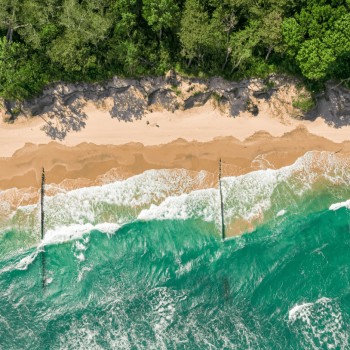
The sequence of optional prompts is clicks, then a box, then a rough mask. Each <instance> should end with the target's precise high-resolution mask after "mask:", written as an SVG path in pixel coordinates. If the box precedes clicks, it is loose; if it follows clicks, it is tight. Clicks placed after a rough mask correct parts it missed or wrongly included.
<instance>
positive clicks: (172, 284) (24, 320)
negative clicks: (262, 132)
mask: <svg viewBox="0 0 350 350" xmlns="http://www.w3.org/2000/svg"><path fill="white" fill-rule="evenodd" d="M255 166H256V168H255V169H256V170H255V171H253V172H250V173H248V174H246V175H241V176H237V177H235V176H225V165H224V166H223V176H224V177H223V178H222V192H223V201H224V218H225V227H226V232H227V235H228V236H229V237H228V238H226V239H225V240H222V238H221V208H220V195H219V190H218V188H217V183H216V181H217V177H216V178H214V177H213V174H210V173H207V172H204V171H202V172H198V173H195V172H190V171H186V170H183V169H175V170H149V171H146V172H144V173H142V174H140V175H136V176H133V177H131V178H128V179H127V180H123V181H114V182H111V183H107V184H105V185H102V186H95V187H87V188H80V189H76V190H72V191H67V190H64V189H61V188H56V189H54V190H55V191H56V192H55V194H54V195H50V196H46V197H45V207H44V208H45V237H44V239H43V240H41V238H40V205H39V204H29V205H16V206H14V204H13V203H14V202H13V198H12V202H11V201H10V200H5V199H4V198H8V196H7V194H8V193H10V192H11V193H12V196H14V197H15V196H16V193H17V195H19V194H18V193H19V191H17V190H16V189H12V190H11V191H10V190H7V191H3V192H0V349H1V350H10V349H16V350H17V349H254V350H255V349H349V348H350V346H349V334H350V333H349V332H350V226H349V225H350V220H349V219H350V216H349V210H350V200H349V199H350V186H349V185H350V168H349V166H350V156H349V155H341V154H332V153H330V152H316V151H314V152H308V153H306V154H305V155H304V156H303V157H301V158H299V159H298V160H297V161H296V162H295V163H294V164H293V165H291V166H288V167H284V168H281V169H278V170H276V169H274V168H273V166H272V165H271V164H269V163H268V162H267V161H264V160H263V158H261V159H260V160H259V162H256V164H255ZM46 190H47V191H48V192H49V191H50V185H46ZM51 190H53V189H52V188H51ZM16 191H17V192H16ZM22 195H23V194H22ZM6 196H7V197H6ZM23 196H25V195H23ZM1 198H2V200H1ZM21 201H22V202H25V200H24V199H23V198H22V199H21V200H20V201H17V202H16V203H21ZM43 262H44V265H43Z"/></svg>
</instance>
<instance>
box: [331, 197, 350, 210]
mask: <svg viewBox="0 0 350 350" xmlns="http://www.w3.org/2000/svg"><path fill="white" fill-rule="evenodd" d="M343 207H346V208H348V209H350V199H348V200H347V201H346V202H341V203H334V204H332V205H331V206H330V207H329V210H334V211H335V210H338V209H340V208H343Z"/></svg>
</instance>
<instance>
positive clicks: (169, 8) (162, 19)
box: [143, 0, 179, 41]
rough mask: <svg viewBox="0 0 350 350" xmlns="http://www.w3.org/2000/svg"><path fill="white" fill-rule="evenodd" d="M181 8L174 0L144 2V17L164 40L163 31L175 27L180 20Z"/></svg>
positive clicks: (144, 0)
mask: <svg viewBox="0 0 350 350" xmlns="http://www.w3.org/2000/svg"><path fill="white" fill-rule="evenodd" d="M178 14H179V7H178V5H177V4H176V2H175V1H173V0H143V17H144V18H145V20H146V21H147V23H148V24H149V25H150V26H151V27H152V29H153V30H154V31H156V32H159V41H161V40H162V30H163V29H164V28H171V27H173V26H174V25H175V24H176V23H177V20H178Z"/></svg>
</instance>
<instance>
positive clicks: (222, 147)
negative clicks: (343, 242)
mask: <svg viewBox="0 0 350 350" xmlns="http://www.w3.org/2000/svg"><path fill="white" fill-rule="evenodd" d="M85 111H86V114H87V115H88V119H87V121H86V127H85V128H84V129H82V130H81V131H79V132H73V131H72V132H70V133H69V134H68V135H67V137H66V138H65V139H64V140H63V141H52V140H51V139H50V138H49V137H48V136H47V135H46V134H45V133H44V132H43V131H42V130H41V129H40V128H41V127H42V126H43V125H44V124H45V122H44V121H43V120H42V119H41V118H39V117H35V118H33V119H30V120H29V121H28V120H25V118H19V119H18V120H16V123H15V124H12V125H8V124H5V123H2V124H0V139H1V149H0V189H2V190H6V189H10V188H14V187H16V188H17V189H21V188H29V187H34V188H39V186H40V179H41V171H42V168H45V172H46V183H47V184H50V183H55V184H60V183H61V182H62V181H64V180H77V179H80V180H79V181H78V182H77V181H75V188H76V187H79V183H80V186H84V185H86V184H88V183H89V181H90V182H91V183H93V181H95V180H96V178H97V177H98V176H102V175H104V174H106V173H107V172H109V171H111V170H112V169H114V168H119V173H120V171H121V172H123V173H124V175H123V176H124V177H125V176H126V177H129V176H133V175H137V174H140V173H142V172H144V171H145V170H149V169H173V168H179V169H187V170H192V171H197V172H198V171H201V170H205V171H207V172H211V173H215V172H217V171H218V164H219V159H220V158H222V161H223V162H225V164H226V165H231V167H230V170H228V167H227V168H226V171H228V173H227V172H226V175H231V174H232V172H233V173H234V174H235V175H239V174H245V173H247V172H249V171H251V170H252V169H255V168H254V167H253V168H251V165H252V161H254V159H256V158H257V157H259V156H264V157H267V158H268V159H269V162H270V163H271V167H274V168H275V169H279V168H280V167H283V166H287V165H291V164H293V163H294V162H295V160H296V159H298V158H299V157H300V156H302V155H304V154H305V153H306V152H308V151H312V150H317V151H334V152H337V151H339V150H342V151H341V152H342V153H343V154H344V153H347V152H349V151H350V142H349V141H347V140H348V139H350V136H348V135H349V131H350V127H349V126H346V127H343V128H341V129H335V128H332V127H331V126H329V125H327V124H326V123H325V122H324V121H323V120H322V118H318V119H317V120H316V121H313V122H311V121H300V120H295V119H293V118H290V117H289V118H288V117H286V116H285V117H284V118H283V119H279V118H276V117H274V116H269V115H268V113H267V112H261V113H259V116H257V117H254V116H252V115H251V114H249V113H242V115H241V116H239V117H236V118H233V117H228V116H227V115H225V114H223V113H220V111H219V110H218V109H217V108H215V106H213V104H212V103H210V101H209V102H208V103H206V104H205V105H204V106H201V107H195V108H192V109H190V110H186V111H181V110H180V111H175V113H171V112H169V111H166V110H163V111H158V112H153V113H149V114H147V115H146V116H145V117H144V118H142V119H141V120H133V121H132V122H124V121H118V120H116V119H112V118H110V115H109V114H108V113H107V112H106V111H103V110H101V109H97V108H96V107H95V106H94V105H93V104H92V103H90V104H88V105H87V106H86V107H85ZM147 121H148V122H149V124H147ZM156 124H157V125H158V126H159V127H157V126H156ZM223 176H225V171H224V173H223Z"/></svg>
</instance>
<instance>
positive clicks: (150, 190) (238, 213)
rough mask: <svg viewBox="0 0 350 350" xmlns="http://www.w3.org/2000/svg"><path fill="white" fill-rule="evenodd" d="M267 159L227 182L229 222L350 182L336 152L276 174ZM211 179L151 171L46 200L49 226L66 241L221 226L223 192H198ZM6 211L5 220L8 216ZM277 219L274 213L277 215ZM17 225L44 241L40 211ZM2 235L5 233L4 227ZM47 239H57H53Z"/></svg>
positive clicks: (19, 216)
mask: <svg viewBox="0 0 350 350" xmlns="http://www.w3.org/2000/svg"><path fill="white" fill-rule="evenodd" d="M265 158H266V157H265V156H264V157H262V156H261V157H257V158H256V159H255V160H254V161H253V163H252V165H253V166H254V167H255V168H259V169H266V170H258V171H254V172H251V173H248V174H246V175H241V176H238V177H224V178H223V179H222V192H223V197H224V210H225V213H224V214H225V220H226V223H228V224H230V223H232V222H234V221H235V220H239V221H247V222H249V223H251V222H252V221H253V220H255V219H257V218H258V219H259V220H260V221H262V220H263V217H264V215H265V213H266V212H267V211H269V210H270V209H271V207H272V204H273V203H274V204H275V205H277V207H281V206H282V207H284V208H286V209H284V210H285V212H286V211H287V210H288V211H290V209H289V207H288V203H292V204H295V202H296V200H298V199H297V197H298V196H301V195H302V194H303V193H305V191H308V190H310V189H312V185H313V184H314V183H315V181H317V180H318V179H321V178H322V179H326V180H327V181H331V182H333V183H338V184H339V183H343V184H348V183H350V172H349V171H348V170H347V169H348V168H349V166H348V164H347V162H346V161H344V159H339V157H337V156H336V155H333V154H332V153H331V152H316V151H313V152H308V153H306V154H305V155H304V156H303V157H301V158H299V159H298V160H297V161H296V162H295V163H294V164H293V165H291V166H287V167H284V168H281V169H278V170H276V169H271V168H273V166H272V165H271V164H270V163H269V162H268V161H267V160H266V159H265ZM210 176H211V177H210ZM210 176H209V177H208V173H206V172H203V171H202V172H199V173H197V175H195V173H193V172H189V171H186V170H179V169H175V170H149V171H145V172H144V173H142V174H140V175H136V176H133V177H131V178H128V179H127V180H124V181H116V182H114V183H110V184H105V185H103V186H95V187H87V188H80V189H76V190H72V191H69V192H62V193H58V194H56V195H55V196H52V197H47V198H45V226H46V229H47V230H48V231H47V232H51V231H60V230H59V227H62V228H64V230H65V231H69V232H68V233H65V234H60V232H56V233H55V237H56V238H54V239H55V240H60V239H61V240H63V241H64V240H65V239H66V238H64V237H66V236H67V235H70V236H71V237H73V238H74V237H75V236H82V235H84V234H85V233H86V232H87V231H88V230H90V229H93V227H95V228H96V229H99V230H102V231H103V232H106V233H107V234H108V235H110V234H112V233H113V232H115V230H116V229H115V228H113V227H111V226H108V225H110V224H112V223H113V224H115V225H119V226H121V225H123V224H125V223H129V222H132V221H134V220H136V219H139V220H166V219H178V220H186V219H189V218H200V219H201V220H206V221H214V222H215V223H216V224H217V227H219V226H220V199H219V192H218V190H217V189H213V188H208V189H200V190H198V188H203V187H204V188H205V186H213V183H212V182H213V180H210V181H211V182H210V181H209V182H208V179H209V178H211V179H213V177H212V175H210ZM206 181H207V182H206ZM201 186H202V187H201ZM280 189H281V190H280ZM279 191H280V192H279ZM274 194H275V195H274ZM346 203H347V202H346ZM2 205H3V206H4V207H5V206H6V205H5V204H2ZM341 205H342V204H339V203H338V204H334V205H332V206H331V207H330V209H331V210H335V209H336V208H339V207H340V206H341ZM346 205H348V204H346ZM349 206H350V204H349ZM6 210H7V211H8V209H6ZM6 210H5V214H4V215H5V216H6V215H8V214H7V212H6ZM285 212H284V213H285ZM280 215H282V211H280V212H279V213H277V216H280ZM273 216H274V213H271V217H273ZM12 220H13V222H18V223H20V225H21V227H26V228H27V227H28V231H31V232H34V233H35V235H37V236H39V232H40V211H39V206H37V205H31V206H26V207H19V208H18V209H17V210H16V211H15V212H14V213H13V215H12ZM3 222H4V224H3V225H4V226H5V221H3ZM105 223H107V226H106V227H105V226H104V225H105ZM86 225H93V227H92V226H86ZM99 225H102V226H99ZM7 226H8V223H6V227H7ZM119 226H118V227H119ZM68 227H70V228H69V229H68ZM0 230H1V231H3V228H1V226H0ZM82 231H83V232H82ZM45 239H46V240H48V239H51V238H50V234H49V235H48V237H47V238H45ZM68 239H69V238H68Z"/></svg>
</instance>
